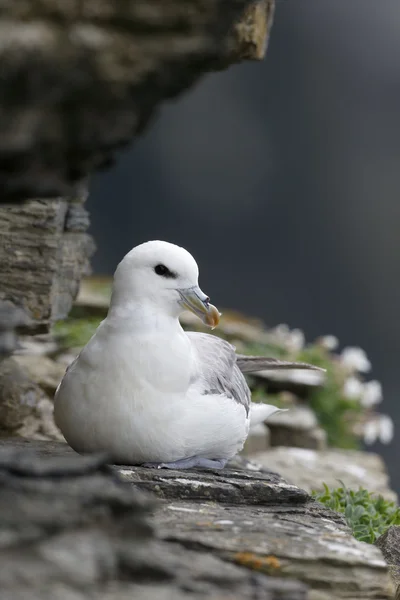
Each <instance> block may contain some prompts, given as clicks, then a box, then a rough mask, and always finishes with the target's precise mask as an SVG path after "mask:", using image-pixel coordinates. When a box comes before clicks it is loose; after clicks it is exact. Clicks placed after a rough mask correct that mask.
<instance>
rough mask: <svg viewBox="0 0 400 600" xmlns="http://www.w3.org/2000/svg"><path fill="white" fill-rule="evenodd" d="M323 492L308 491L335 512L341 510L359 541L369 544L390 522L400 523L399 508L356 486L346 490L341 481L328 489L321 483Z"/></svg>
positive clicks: (391, 523) (393, 523)
mask: <svg viewBox="0 0 400 600" xmlns="http://www.w3.org/2000/svg"><path fill="white" fill-rule="evenodd" d="M323 485H324V491H323V492H315V491H314V492H312V495H313V497H314V498H315V500H318V502H321V503H322V504H324V505H325V506H327V507H328V508H330V509H332V510H334V511H335V512H338V513H342V514H343V515H344V517H345V519H346V522H347V524H348V526H349V527H350V528H351V531H352V533H353V536H354V537H355V538H356V539H357V540H359V541H360V542H367V543H368V544H373V543H374V542H375V541H376V540H377V539H378V537H379V536H381V535H382V534H383V533H385V531H386V530H387V529H388V528H389V527H390V526H391V525H400V508H399V507H398V506H396V505H395V503H394V502H389V501H388V500H385V499H384V498H382V496H377V495H375V494H372V493H370V492H368V490H366V489H363V488H359V490H358V491H355V490H349V489H347V488H346V486H345V485H344V484H343V483H342V486H341V487H339V488H336V489H329V488H328V486H327V485H326V484H325V483H324V484H323Z"/></svg>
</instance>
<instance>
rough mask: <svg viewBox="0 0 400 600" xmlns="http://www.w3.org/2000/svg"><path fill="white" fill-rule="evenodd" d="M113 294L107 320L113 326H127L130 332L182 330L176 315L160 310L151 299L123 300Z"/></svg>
mask: <svg viewBox="0 0 400 600" xmlns="http://www.w3.org/2000/svg"><path fill="white" fill-rule="evenodd" d="M120 300H121V299H120V298H119V299H118V301H117V298H116V297H115V295H114V294H113V297H112V299H111V304H110V308H109V311H108V315H107V322H108V323H109V324H111V325H113V326H118V327H121V328H123V327H124V328H126V329H127V330H129V331H130V332H133V331H134V332H135V333H138V332H144V333H154V332H155V331H157V330H161V331H163V332H164V333H166V332H168V331H169V332H170V333H172V332H177V331H182V327H181V324H180V323H179V318H178V316H176V315H169V314H168V313H165V312H162V311H160V307H159V306H158V305H157V304H156V303H154V302H151V301H149V300H147V299H146V300H143V299H138V298H131V299H130V300H129V301H124V302H121V301H120Z"/></svg>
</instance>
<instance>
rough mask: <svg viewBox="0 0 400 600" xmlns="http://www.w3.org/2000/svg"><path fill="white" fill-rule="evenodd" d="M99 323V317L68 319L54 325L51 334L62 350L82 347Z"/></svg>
mask: <svg viewBox="0 0 400 600" xmlns="http://www.w3.org/2000/svg"><path fill="white" fill-rule="evenodd" d="M101 321H102V318H101V317H85V318H81V319H78V318H70V319H66V320H65V321H59V322H58V323H56V324H55V325H54V327H53V333H54V335H55V337H56V338H57V339H58V341H59V343H60V344H61V346H63V347H64V348H72V347H77V346H84V345H85V344H86V343H87V342H88V341H89V340H90V338H91V337H92V335H93V334H94V332H95V331H96V329H97V327H98V326H99V324H100V322H101Z"/></svg>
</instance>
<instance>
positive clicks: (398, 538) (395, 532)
mask: <svg viewBox="0 0 400 600" xmlns="http://www.w3.org/2000/svg"><path fill="white" fill-rule="evenodd" d="M375 545H376V546H378V548H379V549H380V550H381V552H382V554H383V556H384V557H385V560H386V562H387V563H388V565H389V567H390V575H391V577H392V580H393V583H394V584H395V587H396V589H397V593H396V600H397V599H398V598H400V526H399V525H392V526H391V527H389V529H388V530H387V531H386V533H384V534H383V535H381V536H380V537H379V538H378V539H377V540H376V542H375Z"/></svg>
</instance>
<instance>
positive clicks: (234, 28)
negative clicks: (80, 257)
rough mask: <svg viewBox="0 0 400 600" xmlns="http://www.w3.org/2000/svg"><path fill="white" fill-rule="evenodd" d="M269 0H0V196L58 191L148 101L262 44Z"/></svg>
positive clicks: (143, 120)
mask: <svg viewBox="0 0 400 600" xmlns="http://www.w3.org/2000/svg"><path fill="white" fill-rule="evenodd" d="M273 8H274V0H228V1H224V0H185V1H184V2H182V1H180V0H126V1H125V2H114V1H112V0H83V2H78V1H71V2H53V0H30V1H24V2H14V0H4V1H3V2H1V4H0V28H1V36H0V63H1V70H2V77H1V82H0V92H1V93H0V98H1V100H0V111H1V112H0V115H1V117H0V190H1V194H0V197H1V202H5V201H10V200H18V199H26V198H44V197H51V198H56V197H59V196H65V197H70V196H74V195H75V193H76V190H75V186H76V184H77V182H80V181H81V179H82V177H86V176H87V175H88V174H89V173H90V172H92V171H93V169H96V168H99V167H101V166H105V165H107V164H109V162H110V160H112V156H113V154H114V152H115V150H116V149H118V148H120V147H121V146H123V145H124V144H127V143H128V142H130V141H131V140H132V138H133V137H134V136H135V135H137V134H139V133H140V132H141V131H143V128H144V127H145V126H146V125H147V124H148V122H149V120H150V118H151V117H152V115H153V114H154V111H155V109H156V107H157V105H158V104H159V103H160V102H161V101H163V100H165V99H166V98H171V97H173V96H176V95H177V94H179V93H181V92H183V91H184V90H186V89H187V88H189V87H190V86H191V85H193V83H194V82H195V81H197V80H198V79H199V78H200V77H201V76H202V75H204V73H206V72H207V71H210V70H216V69H221V68H225V67H227V66H228V65H229V64H231V63H233V62H238V61H240V60H243V59H260V58H262V57H263V56H264V53H265V49H266V46H267V41H268V35H269V29H270V26H271V22H272V17H273Z"/></svg>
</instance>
